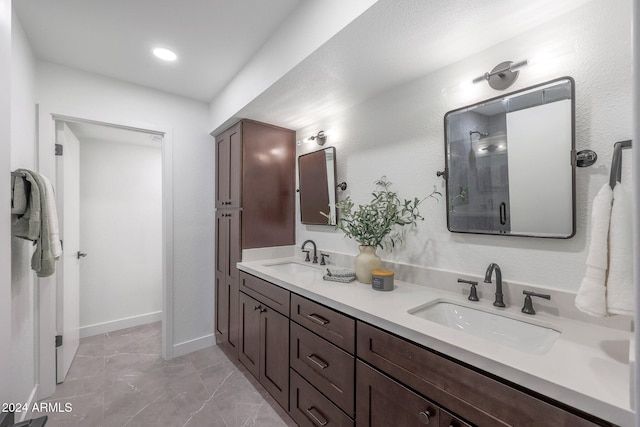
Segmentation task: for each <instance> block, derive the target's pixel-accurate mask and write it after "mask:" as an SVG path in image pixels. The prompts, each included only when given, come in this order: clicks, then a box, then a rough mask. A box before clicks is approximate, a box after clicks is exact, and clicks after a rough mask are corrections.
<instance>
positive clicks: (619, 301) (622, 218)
mask: <svg viewBox="0 0 640 427" xmlns="http://www.w3.org/2000/svg"><path fill="white" fill-rule="evenodd" d="M632 227H633V213H632V206H631V200H630V196H629V194H628V192H627V190H626V189H625V187H624V186H623V185H622V184H621V183H617V184H616V186H615V187H614V188H613V208H612V209H611V225H610V226H609V271H608V274H607V311H608V312H609V313H610V314H629V315H633V313H634V301H635V296H634V292H633V257H632V254H633V233H632V229H633V228H632Z"/></svg>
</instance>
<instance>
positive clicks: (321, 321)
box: [307, 313, 329, 325]
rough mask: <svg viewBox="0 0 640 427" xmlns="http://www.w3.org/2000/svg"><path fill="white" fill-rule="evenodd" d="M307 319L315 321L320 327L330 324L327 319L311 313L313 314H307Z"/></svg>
mask: <svg viewBox="0 0 640 427" xmlns="http://www.w3.org/2000/svg"><path fill="white" fill-rule="evenodd" d="M307 318H309V319H311V320H313V321H314V322H316V323H317V324H319V325H326V324H327V323H329V321H328V320H327V319H325V318H324V317H322V316H320V315H317V314H315V313H311V314H307Z"/></svg>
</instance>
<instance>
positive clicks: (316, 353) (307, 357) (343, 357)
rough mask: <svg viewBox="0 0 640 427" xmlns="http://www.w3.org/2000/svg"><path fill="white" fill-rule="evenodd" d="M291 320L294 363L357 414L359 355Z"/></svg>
mask: <svg viewBox="0 0 640 427" xmlns="http://www.w3.org/2000/svg"><path fill="white" fill-rule="evenodd" d="M290 323H291V326H290V337H291V341H290V345H289V352H290V353H289V360H290V363H291V367H292V368H293V369H295V370H296V371H297V372H298V373H299V374H300V375H302V376H303V377H304V378H305V379H306V380H307V381H309V382H310V383H311V384H313V385H314V386H315V387H316V388H317V389H318V390H320V391H321V392H322V393H324V395H325V396H327V397H328V398H329V399H331V400H332V401H333V403H335V404H336V405H338V407H340V408H341V409H342V410H343V411H344V412H346V413H347V414H348V415H350V416H353V413H354V381H355V358H354V357H353V356H352V355H350V354H349V353H346V352H345V351H343V350H341V349H339V348H338V347H336V346H335V345H333V344H331V343H330V342H328V341H326V340H324V339H322V338H320V337H319V336H317V335H316V334H314V333H313V332H309V331H308V330H306V329H305V328H303V327H302V326H300V325H297V324H295V323H294V322H290Z"/></svg>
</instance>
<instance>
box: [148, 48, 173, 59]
mask: <svg viewBox="0 0 640 427" xmlns="http://www.w3.org/2000/svg"><path fill="white" fill-rule="evenodd" d="M153 54H154V55H155V56H156V57H157V58H160V59H162V60H163V61H168V62H173V61H175V60H176V59H178V55H176V53H175V52H174V51H172V50H169V49H165V48H164V47H156V48H155V49H153Z"/></svg>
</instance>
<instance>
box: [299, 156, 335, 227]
mask: <svg viewBox="0 0 640 427" xmlns="http://www.w3.org/2000/svg"><path fill="white" fill-rule="evenodd" d="M335 161H336V149H335V148H334V147H328V148H325V149H323V150H318V151H314V152H313V153H309V154H303V155H302V156H300V157H298V173H299V184H300V187H299V192H300V220H301V222H302V223H303V224H314V225H336V163H335ZM323 213H324V214H325V215H326V216H325V215H323ZM327 216H328V217H327Z"/></svg>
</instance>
